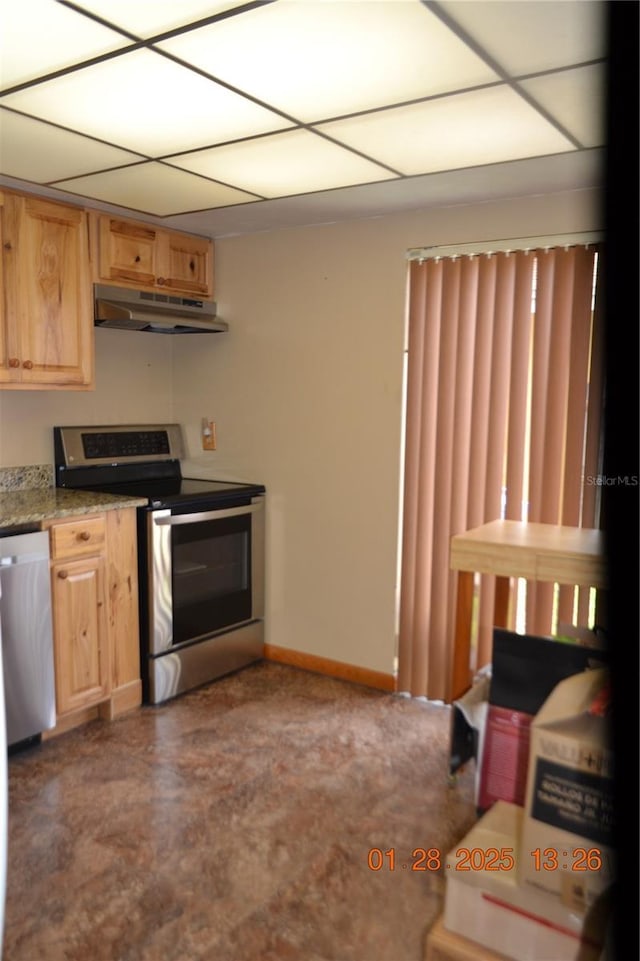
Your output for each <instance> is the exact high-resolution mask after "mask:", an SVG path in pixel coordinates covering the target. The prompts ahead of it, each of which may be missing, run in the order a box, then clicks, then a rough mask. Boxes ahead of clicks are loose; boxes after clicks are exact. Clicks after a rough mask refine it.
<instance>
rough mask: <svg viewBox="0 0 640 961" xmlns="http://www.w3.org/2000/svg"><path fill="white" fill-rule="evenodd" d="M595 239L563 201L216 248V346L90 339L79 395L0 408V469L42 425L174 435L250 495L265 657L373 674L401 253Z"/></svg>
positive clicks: (206, 467)
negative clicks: (88, 377) (258, 504)
mask: <svg viewBox="0 0 640 961" xmlns="http://www.w3.org/2000/svg"><path fill="white" fill-rule="evenodd" d="M599 227H600V209H599V198H598V196H597V195H596V194H594V193H591V192H580V191H575V192H568V193H565V194H559V195H554V196H546V197H545V196H540V197H533V198H527V199H522V200H516V201H504V202H500V203H487V204H479V205H475V206H459V207H450V208H442V209H439V210H433V211H430V212H429V211H428V212H420V213H413V214H405V215H399V216H394V217H384V218H379V219H372V220H363V221H357V222H350V223H343V224H333V225H328V226H322V227H307V228H300V229H289V230H281V231H275V232H272V233H260V234H254V235H248V236H241V237H235V238H227V239H221V240H218V241H217V242H216V256H217V266H216V282H217V300H218V308H219V312H220V314H221V316H222V317H224V319H226V320H228V322H229V324H230V331H229V333H228V334H220V335H216V336H213V337H180V338H168V337H160V336H154V335H151V334H143V333H132V332H124V331H103V330H99V331H96V349H97V387H96V390H95V392H91V393H66V392H60V393H56V392H53V391H44V392H39V391H33V392H10V391H4V392H0V466H14V465H20V464H38V463H50V462H51V459H52V450H51V427H52V426H53V425H54V424H64V423H87V424H91V423H92V424H97V423H120V422H129V423H132V422H135V421H153V420H156V421H163V420H176V421H178V422H180V423H182V424H183V425H184V426H185V428H186V433H187V441H188V447H189V455H190V459H191V460H192V461H193V462H195V463H194V466H195V469H196V470H197V471H199V472H201V473H210V474H211V475H213V474H216V473H218V472H225V473H232V474H236V475H237V476H239V477H246V478H249V479H255V480H258V481H262V482H263V483H265V484H266V486H267V488H268V517H267V523H268V588H267V605H268V611H267V613H268V641H269V642H270V643H271V644H275V645H279V646H282V647H287V648H291V649H293V650H298V651H303V652H306V653H310V654H315V655H317V656H320V657H327V658H333V659H335V660H338V661H343V662H345V663H348V664H355V665H358V666H360V667H364V668H369V669H372V670H378V671H384V672H391V671H392V670H393V666H394V656H395V606H396V604H395V592H396V558H397V542H398V524H397V517H398V505H399V495H400V451H401V434H402V430H401V415H402V371H403V340H404V314H405V292H406V291H405V287H406V271H407V263H406V259H405V251H406V249H407V248H409V247H417V246H426V245H448V244H455V243H464V242H474V241H482V240H491V239H500V238H508V237H523V236H533V235H545V234H553V233H567V232H571V231H581V230H594V229H597V228H599ZM204 416H206V417H209V418H211V419H214V420H215V421H216V423H217V434H218V450H217V451H215V452H213V453H207V454H204V453H202V452H201V451H200V450H199V434H198V431H199V426H200V420H201V418H202V417H204Z"/></svg>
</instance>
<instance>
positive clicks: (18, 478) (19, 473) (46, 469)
mask: <svg viewBox="0 0 640 961" xmlns="http://www.w3.org/2000/svg"><path fill="white" fill-rule="evenodd" d="M54 479H55V477H54V472H53V464H33V465H31V466H30V467H0V492H7V491H25V490H41V489H44V488H46V487H53V485H54Z"/></svg>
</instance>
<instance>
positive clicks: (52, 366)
mask: <svg viewBox="0 0 640 961" xmlns="http://www.w3.org/2000/svg"><path fill="white" fill-rule="evenodd" d="M3 214H4V218H3V237H2V244H3V246H2V254H3V258H2V260H3V268H4V270H3V273H4V286H5V291H4V293H5V296H4V307H5V318H4V334H5V340H6V344H5V345H4V347H3V351H4V355H5V356H4V357H1V358H0V362H2V363H4V364H5V367H4V379H5V386H14V387H23V388H34V387H42V388H50V387H58V386H59V387H90V386H92V382H93V305H92V300H91V275H90V269H89V255H88V229H87V217H86V213H85V212H84V211H83V210H82V209H80V208H78V207H72V206H68V205H66V204H59V203H55V202H53V201H49V200H43V199H39V198H37V197H31V196H25V195H15V194H6V195H5V197H4V210H3ZM7 380H9V381H10V383H6V381H7Z"/></svg>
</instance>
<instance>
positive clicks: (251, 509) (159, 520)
mask: <svg viewBox="0 0 640 961" xmlns="http://www.w3.org/2000/svg"><path fill="white" fill-rule="evenodd" d="M262 508H263V504H262V503H258V504H249V505H247V506H246V507H227V508H223V509H222V510H215V511H198V512H197V513H195V514H168V515H165V516H164V517H154V518H153V523H154V524H157V525H158V526H159V527H166V526H170V527H173V526H174V525H175V524H200V523H202V521H218V520H221V519H222V518H223V517H240V516H241V515H242V514H255V513H256V511H261V510H262Z"/></svg>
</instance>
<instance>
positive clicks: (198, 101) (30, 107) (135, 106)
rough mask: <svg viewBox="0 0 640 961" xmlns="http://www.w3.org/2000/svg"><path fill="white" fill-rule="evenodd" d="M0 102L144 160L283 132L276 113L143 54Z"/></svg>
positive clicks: (156, 56)
mask: <svg viewBox="0 0 640 961" xmlns="http://www.w3.org/2000/svg"><path fill="white" fill-rule="evenodd" d="M3 102H4V103H5V104H6V105H7V106H8V107H13V108H15V109H17V110H20V111H22V112H24V113H28V114H32V115H33V116H35V117H40V118H42V119H47V120H50V121H51V122H53V123H57V124H59V125H60V126H63V127H69V128H71V129H72V130H76V131H79V132H81V133H85V134H87V135H88V136H92V137H97V138H98V139H100V140H107V141H109V142H110V143H113V144H115V145H117V146H120V147H124V148H126V149H128V150H135V151H137V152H138V153H143V154H146V155H148V156H160V155H162V154H164V153H174V152H175V151H178V150H190V149H193V148H195V147H200V146H204V145H206V144H212V143H220V142H221V141H226V140H233V139H235V138H237V137H243V136H247V135H249V134H255V133H264V132H266V131H271V130H276V129H281V128H282V127H286V126H287V124H286V122H285V121H283V120H282V119H281V118H280V117H279V116H278V115H277V114H274V113H272V112H271V111H269V110H265V109H263V108H262V107H259V106H257V105H256V104H254V103H252V102H251V101H249V100H245V99H244V98H243V97H239V96H237V95H236V94H234V93H232V92H231V91H229V90H226V89H225V88H224V87H221V86H220V85H219V84H216V83H213V82H212V81H211V80H207V79H206V78H205V77H201V76H200V75H198V74H196V73H193V72H192V71H191V70H187V69H185V68H184V67H180V66H178V65H177V64H175V63H173V62H172V61H170V60H168V59H167V58H166V57H162V56H160V55H159V54H156V53H152V52H150V51H148V50H137V51H134V52H132V53H126V54H123V55H122V56H120V57H115V58H114V59H112V60H108V61H105V62H104V63H99V64H95V65H94V66H91V67H87V68H85V69H82V70H77V71H75V72H74V73H70V74H68V75H66V76H64V77H58V78H57V79H55V80H49V81H47V82H46V83H42V84H39V85H38V86H37V87H30V88H28V89H26V90H22V91H19V92H18V93H15V94H9V95H8V96H7V97H6V98H5V100H4V101H3Z"/></svg>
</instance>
